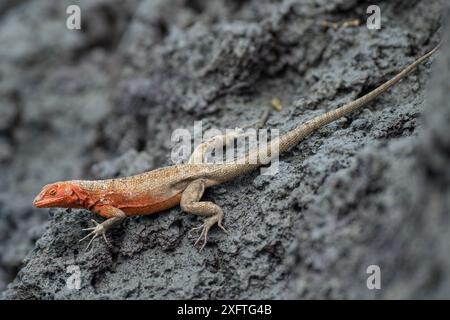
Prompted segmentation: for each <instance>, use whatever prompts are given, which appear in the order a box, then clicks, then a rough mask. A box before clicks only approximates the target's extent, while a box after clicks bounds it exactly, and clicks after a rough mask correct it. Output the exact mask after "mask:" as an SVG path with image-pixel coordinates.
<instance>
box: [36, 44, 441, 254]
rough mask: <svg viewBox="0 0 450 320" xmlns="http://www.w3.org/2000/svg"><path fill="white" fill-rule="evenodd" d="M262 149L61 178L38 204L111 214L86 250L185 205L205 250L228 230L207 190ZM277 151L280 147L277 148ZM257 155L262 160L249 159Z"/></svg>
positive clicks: (329, 118)
mask: <svg viewBox="0 0 450 320" xmlns="http://www.w3.org/2000/svg"><path fill="white" fill-rule="evenodd" d="M437 49H438V47H435V48H434V49H433V50H431V51H430V52H428V53H426V54H425V55H423V56H422V57H420V58H418V59H417V60H415V61H414V62H413V63H411V64H410V65H409V66H407V67H406V68H404V69H403V70H402V71H401V72H400V73H398V74H397V75H396V76H394V77H393V78H392V79H390V80H388V81H386V82H385V83H383V84H381V85H380V86H379V87H377V88H376V89H374V90H373V91H371V92H369V93H367V94H366V95H364V96H362V97H360V98H358V99H356V100H354V101H352V102H350V103H347V104H345V105H344V106H341V107H339V108H337V109H335V110H332V111H329V112H326V113H324V114H322V115H320V116H317V117H315V118H313V119H312V120H309V121H307V122H305V123H303V124H301V125H298V126H297V127H295V128H294V129H293V130H291V131H288V132H287V133H286V134H284V135H281V136H279V137H277V138H274V139H272V140H271V141H270V142H269V144H268V146H266V154H267V150H269V152H268V154H267V157H269V158H273V157H275V156H276V155H278V154H279V153H283V152H284V151H286V150H288V149H289V148H291V147H293V146H295V145H297V144H298V143H299V142H300V141H301V140H302V139H303V138H305V137H306V136H308V135H309V134H311V133H312V132H313V131H315V130H317V129H319V128H321V127H323V126H325V125H326V124H329V123H331V122H333V121H335V120H337V119H339V118H341V117H343V116H345V115H348V114H349V113H351V112H353V111H355V110H357V109H359V108H361V107H362V106H364V105H366V104H367V103H368V102H370V101H372V100H373V99H375V98H376V97H378V96H379V95H380V94H381V93H383V92H385V91H386V90H387V89H389V88H390V87H392V86H393V85H394V84H396V83H397V82H398V81H399V80H401V79H402V78H403V77H405V76H406V75H407V74H409V73H410V72H411V71H412V70H414V69H415V68H416V67H417V66H418V65H419V64H420V63H422V62H424V61H425V60H426V59H428V58H429V57H430V56H431V55H432V54H433V53H434V52H436V50H437ZM228 138H229V137H226V136H225V140H230V139H228ZM213 140H214V141H213V143H214V144H217V139H213ZM204 147H205V146H204V145H203V146H202V147H200V148H197V149H196V150H194V153H193V155H192V156H191V158H193V157H194V158H196V157H197V158H200V159H202V158H203V156H204V154H203V153H204V150H205V148H204ZM261 150H262V149H261V147H258V148H255V149H253V150H250V151H249V152H248V153H247V154H246V155H244V158H241V159H240V160H241V161H239V159H238V160H236V161H235V162H231V163H227V162H225V163H221V164H209V163H204V162H201V161H200V163H198V161H197V162H194V163H193V162H192V161H190V162H189V163H187V164H181V165H174V166H168V167H164V168H160V169H156V170H152V171H149V172H145V173H142V174H138V175H134V176H130V177H124V178H117V179H107V180H95V181H90V180H71V181H61V182H55V183H52V184H49V185H46V186H44V187H43V189H42V191H41V192H40V193H39V194H38V196H37V197H36V198H35V200H34V203H33V204H34V206H36V207H38V208H49V207H61V208H85V209H87V210H89V211H91V212H94V213H97V214H99V215H100V216H102V217H104V218H106V220H105V221H104V222H102V223H100V224H99V223H97V222H96V221H95V220H92V221H93V222H94V223H95V224H96V225H95V226H94V227H92V228H87V229H83V230H88V231H91V232H90V233H89V234H88V235H87V236H86V237H84V238H83V239H81V240H80V241H82V240H84V239H87V238H88V237H89V236H92V238H91V240H90V241H89V243H88V246H87V248H86V249H88V248H89V246H90V244H91V243H92V241H93V240H94V239H95V238H96V237H98V236H100V235H102V236H103V237H104V239H105V241H106V242H108V241H107V238H106V236H105V232H106V231H107V230H109V229H110V228H111V227H112V226H114V225H117V224H118V223H120V222H121V221H123V220H124V219H125V218H126V217H129V216H135V215H148V214H152V213H156V212H160V211H164V210H166V209H169V208H172V207H175V206H177V205H178V204H180V206H181V209H182V210H183V211H185V212H188V213H191V214H195V215H197V216H202V217H205V218H206V219H205V221H204V223H203V224H202V225H201V226H199V227H197V228H193V229H192V230H195V229H197V230H201V232H200V236H199V237H198V239H197V241H196V242H195V244H194V245H197V243H199V241H200V240H201V239H203V245H202V246H201V249H203V248H204V246H205V244H206V242H207V236H208V232H209V230H210V228H211V227H212V226H213V225H215V224H216V223H217V225H218V226H219V227H220V228H221V229H222V230H223V231H225V232H226V233H228V232H227V230H226V229H225V228H224V227H223V225H222V219H223V216H224V214H223V211H222V209H221V208H220V207H219V206H218V205H217V204H215V203H213V202H209V201H200V200H201V198H202V195H203V193H204V191H205V189H206V188H208V187H211V186H214V185H218V184H221V183H224V182H226V181H229V180H232V179H234V178H236V177H238V176H240V175H243V174H246V173H248V172H251V171H253V170H255V169H257V168H258V167H260V166H261V165H262V164H263V162H262V161H261V157H260V156H261V154H260V152H261ZM272 150H277V151H276V152H272ZM255 156H256V159H257V161H256V162H251V161H249V159H252V157H255ZM242 160H244V161H242ZM266 160H267V159H266ZM201 249H200V250H201Z"/></svg>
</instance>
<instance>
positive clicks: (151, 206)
mask: <svg viewBox="0 0 450 320" xmlns="http://www.w3.org/2000/svg"><path fill="white" fill-rule="evenodd" d="M180 200H181V193H179V194H176V195H174V196H172V197H170V198H167V199H164V200H159V199H152V201H145V202H143V203H142V204H132V205H128V206H127V205H124V206H121V207H120V209H121V210H122V211H123V212H125V214H126V215H127V216H138V215H148V214H152V213H156V212H160V211H164V210H167V209H170V208H173V207H176V206H177V205H179V204H180Z"/></svg>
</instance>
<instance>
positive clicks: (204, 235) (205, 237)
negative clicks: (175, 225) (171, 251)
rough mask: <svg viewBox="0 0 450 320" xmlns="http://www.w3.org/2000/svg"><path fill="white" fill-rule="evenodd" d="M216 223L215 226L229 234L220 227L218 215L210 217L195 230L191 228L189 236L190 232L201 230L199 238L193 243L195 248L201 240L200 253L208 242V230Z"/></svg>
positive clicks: (220, 219) (220, 221) (220, 220)
mask: <svg viewBox="0 0 450 320" xmlns="http://www.w3.org/2000/svg"><path fill="white" fill-rule="evenodd" d="M216 223H217V226H218V227H219V228H220V229H222V231H223V232H225V233H226V234H229V232H228V230H227V229H225V227H224V226H223V225H222V217H221V216H219V215H216V216H212V217H210V218H208V219H206V220H205V222H204V223H203V224H202V225H200V226H198V227H195V228H192V229H191V230H189V234H190V233H191V232H192V231H195V230H200V229H201V230H202V231H201V233H200V236H199V237H198V239H197V241H195V243H194V246H196V245H197V244H198V243H200V241H201V240H203V244H202V246H201V247H200V251H202V250H203V248H204V247H205V245H206V243H207V242H208V233H209V229H211V227H212V226H213V225H215V224H216Z"/></svg>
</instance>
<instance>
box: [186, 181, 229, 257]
mask: <svg viewBox="0 0 450 320" xmlns="http://www.w3.org/2000/svg"><path fill="white" fill-rule="evenodd" d="M204 192H205V181H204V180H203V179H199V180H195V181H193V182H191V183H190V184H189V185H188V186H187V188H186V189H185V190H184V191H183V193H182V195H181V202H180V206H181V209H182V210H183V211H184V212H188V213H192V214H195V215H197V216H202V217H208V218H207V219H206V220H205V222H204V223H203V224H202V225H201V226H199V227H197V228H193V229H192V230H191V231H193V230H197V229H201V230H202V231H201V233H200V236H199V237H198V239H197V241H195V244H194V245H197V243H199V242H200V240H202V239H203V245H202V246H201V248H200V251H201V250H202V249H203V248H204V247H205V245H206V242H207V238H208V232H209V229H211V227H212V226H213V225H215V224H216V223H217V225H218V226H219V228H221V229H222V230H223V231H224V232H225V233H227V234H228V231H227V230H226V229H225V228H224V227H223V225H222V219H223V211H222V209H221V208H220V207H219V206H218V205H217V204H215V203H212V202H210V201H200V199H201V198H202V196H203V193H204Z"/></svg>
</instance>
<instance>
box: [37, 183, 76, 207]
mask: <svg viewBox="0 0 450 320" xmlns="http://www.w3.org/2000/svg"><path fill="white" fill-rule="evenodd" d="M77 189H79V188H77V186H76V185H74V184H70V183H68V182H55V183H52V184H48V185H46V186H45V187H43V188H42V190H41V192H40V193H39V194H38V195H37V197H36V198H35V199H34V201H33V205H34V206H35V207H37V208H52V207H63V208H77V207H80V205H81V199H80V197H79V192H77V191H79V190H77Z"/></svg>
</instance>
